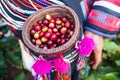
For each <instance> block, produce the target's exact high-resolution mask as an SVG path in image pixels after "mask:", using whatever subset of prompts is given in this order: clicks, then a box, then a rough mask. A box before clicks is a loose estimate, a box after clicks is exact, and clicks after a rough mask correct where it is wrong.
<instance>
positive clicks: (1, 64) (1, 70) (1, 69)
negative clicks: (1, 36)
mask: <svg viewBox="0 0 120 80" xmlns="http://www.w3.org/2000/svg"><path fill="white" fill-rule="evenodd" d="M6 71H7V66H6V63H5V59H4V56H3V52H2V51H1V50H0V76H4V75H5V73H6Z"/></svg>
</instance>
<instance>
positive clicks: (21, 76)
mask: <svg viewBox="0 0 120 80" xmlns="http://www.w3.org/2000/svg"><path fill="white" fill-rule="evenodd" d="M15 80H25V74H24V73H23V72H21V73H20V74H18V75H17V76H16V77H15Z"/></svg>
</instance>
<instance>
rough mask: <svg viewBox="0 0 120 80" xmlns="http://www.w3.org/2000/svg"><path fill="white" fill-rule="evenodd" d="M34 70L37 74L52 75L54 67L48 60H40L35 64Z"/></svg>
mask: <svg viewBox="0 0 120 80" xmlns="http://www.w3.org/2000/svg"><path fill="white" fill-rule="evenodd" d="M32 68H33V70H34V71H35V72H36V73H37V74H41V75H44V74H47V73H48V74H49V73H50V71H51V70H52V65H51V62H49V61H47V60H43V59H38V60H37V61H36V62H35V64H33V66H32Z"/></svg>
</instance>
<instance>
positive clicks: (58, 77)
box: [55, 71, 60, 80]
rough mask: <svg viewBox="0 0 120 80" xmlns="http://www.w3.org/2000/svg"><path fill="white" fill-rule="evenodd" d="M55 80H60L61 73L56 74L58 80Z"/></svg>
mask: <svg viewBox="0 0 120 80" xmlns="http://www.w3.org/2000/svg"><path fill="white" fill-rule="evenodd" d="M55 80H60V73H59V72H58V71H57V73H56V79H55Z"/></svg>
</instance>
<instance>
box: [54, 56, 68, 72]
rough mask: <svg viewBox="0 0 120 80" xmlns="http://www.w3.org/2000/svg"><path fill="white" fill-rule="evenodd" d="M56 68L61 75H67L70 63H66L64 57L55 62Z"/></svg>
mask: <svg viewBox="0 0 120 80" xmlns="http://www.w3.org/2000/svg"><path fill="white" fill-rule="evenodd" d="M54 67H55V69H57V71H59V72H60V73H67V72H68V70H69V63H67V62H65V61H64V60H63V58H62V57H60V58H58V59H55V60H54Z"/></svg>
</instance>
